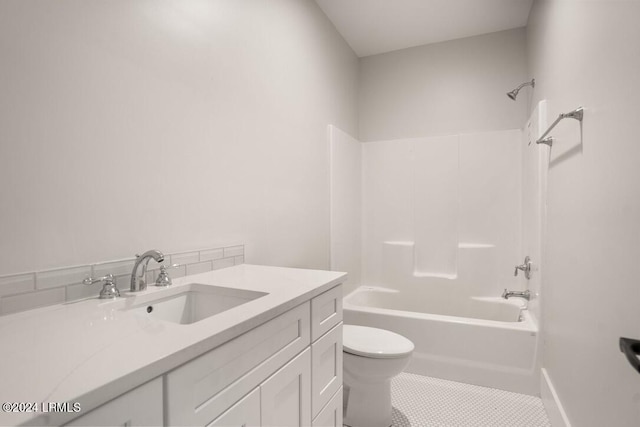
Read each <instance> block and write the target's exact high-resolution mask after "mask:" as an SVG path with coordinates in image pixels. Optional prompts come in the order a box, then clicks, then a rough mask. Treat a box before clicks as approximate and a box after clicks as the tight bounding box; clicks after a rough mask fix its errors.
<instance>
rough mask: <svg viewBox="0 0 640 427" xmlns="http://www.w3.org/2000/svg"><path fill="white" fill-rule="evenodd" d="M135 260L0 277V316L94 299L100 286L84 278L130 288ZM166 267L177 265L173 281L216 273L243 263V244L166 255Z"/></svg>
mask: <svg viewBox="0 0 640 427" xmlns="http://www.w3.org/2000/svg"><path fill="white" fill-rule="evenodd" d="M134 262H135V258H133V257H132V258H131V259H123V260H117V261H108V262H98V263H94V264H87V265H78V266H73V267H65V268H56V269H51V270H45V271H36V272H30V273H21V274H13V275H7V276H0V315H4V314H12V313H17V312H19V311H25V310H31V309H33V308H38V307H44V306H47V305H54V304H60V303H63V302H68V301H75V300H79V299H83V298H91V297H97V296H98V293H99V292H100V287H101V286H102V284H99V283H96V284H94V285H89V286H87V285H83V284H82V280H83V279H84V278H85V277H88V276H92V277H102V276H105V275H107V274H113V275H114V276H115V277H116V284H117V286H118V288H119V289H120V290H121V291H123V290H124V291H126V290H128V289H129V280H130V279H131V271H132V270H133V264H134ZM163 264H165V265H172V264H179V265H178V266H176V267H174V268H171V269H169V270H168V271H169V276H171V277H172V278H174V279H177V278H178V277H183V276H186V275H189V274H198V273H204V272H207V271H211V270H219V269H221V268H225V267H231V266H234V265H238V264H244V245H235V246H229V247H221V248H209V249H202V250H197V251H189V252H179V253H174V254H165V260H164V262H163ZM159 268H160V265H159V264H157V263H156V262H155V261H153V260H151V261H150V262H149V268H148V270H147V283H149V284H152V283H153V282H155V280H156V278H157V276H158V272H159Z"/></svg>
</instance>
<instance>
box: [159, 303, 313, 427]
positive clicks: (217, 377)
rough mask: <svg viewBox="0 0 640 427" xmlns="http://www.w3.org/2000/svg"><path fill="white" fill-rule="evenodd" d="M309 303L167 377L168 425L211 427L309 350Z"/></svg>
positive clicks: (212, 351)
mask: <svg viewBox="0 0 640 427" xmlns="http://www.w3.org/2000/svg"><path fill="white" fill-rule="evenodd" d="M309 310H310V304H309V303H308V302H307V303H304V304H302V305H299V306H298V307H296V308H294V309H292V310H289V311H288V312H286V313H284V314H282V315H280V316H278V317H276V318H275V319H273V320H270V321H269V322H267V323H265V324H263V325H260V326H258V327H257V328H255V329H252V330H250V331H249V332H247V333H245V334H243V335H241V336H239V337H237V338H235V339H233V340H231V341H229V342H228V343H226V344H223V345H221V346H220V347H217V348H215V349H213V350H211V351H210V352H208V353H206V354H204V355H202V356H200V357H198V358H196V359H194V360H192V361H191V362H188V363H187V364H185V365H183V366H181V367H179V368H177V369H175V370H173V371H171V372H169V373H168V374H167V375H166V376H165V381H166V382H165V385H166V408H167V412H166V420H165V421H166V423H167V424H168V425H190V426H193V425H201V426H202V425H207V424H209V423H210V422H212V420H215V419H216V418H217V417H218V416H220V415H221V414H222V413H223V412H224V411H225V410H226V409H227V408H229V407H230V406H232V405H233V404H234V403H235V402H237V401H239V400H240V399H241V398H242V397H243V396H245V395H247V393H249V392H250V391H251V390H252V389H254V388H255V387H257V386H258V384H260V383H261V382H262V381H264V380H265V379H266V378H267V377H268V376H269V375H271V374H272V373H273V372H275V371H276V370H277V369H278V368H280V367H281V366H282V365H284V364H285V363H286V362H287V361H288V360H290V359H291V358H293V357H294V356H295V355H296V354H298V353H299V352H300V351H302V350H303V349H304V348H305V347H307V346H308V345H309V342H310V339H309V336H310V327H309V317H310V316H309Z"/></svg>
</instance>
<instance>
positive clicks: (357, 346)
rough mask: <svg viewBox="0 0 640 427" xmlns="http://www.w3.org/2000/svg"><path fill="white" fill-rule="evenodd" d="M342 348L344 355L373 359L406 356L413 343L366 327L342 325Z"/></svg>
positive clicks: (383, 330)
mask: <svg viewBox="0 0 640 427" xmlns="http://www.w3.org/2000/svg"><path fill="white" fill-rule="evenodd" d="M342 347H343V349H344V351H345V352H346V353H350V354H355V355H356V356H364V357H371V358H375V359H392V358H397V357H403V356H408V355H409V354H411V352H412V351H413V349H414V346H413V343H412V342H411V341H410V340H408V339H407V338H405V337H403V336H402V335H399V334H396V333H395V332H391V331H387V330H385V329H378V328H370V327H368V326H356V325H344V327H343V330H342Z"/></svg>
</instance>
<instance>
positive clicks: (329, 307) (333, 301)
mask: <svg viewBox="0 0 640 427" xmlns="http://www.w3.org/2000/svg"><path fill="white" fill-rule="evenodd" d="M341 321H342V285H338V286H336V287H335V288H332V289H329V290H328V291H326V292H324V293H322V294H320V295H318V296H317V297H315V298H314V299H312V300H311V341H315V340H317V339H318V338H320V337H321V336H322V335H324V334H325V333H326V332H328V331H329V330H330V329H331V328H333V327H334V326H336V325H337V324H338V323H339V322H341Z"/></svg>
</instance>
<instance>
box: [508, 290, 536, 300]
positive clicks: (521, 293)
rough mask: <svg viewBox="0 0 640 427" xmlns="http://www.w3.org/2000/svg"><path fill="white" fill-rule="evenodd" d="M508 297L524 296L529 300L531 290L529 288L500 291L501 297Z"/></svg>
mask: <svg viewBox="0 0 640 427" xmlns="http://www.w3.org/2000/svg"><path fill="white" fill-rule="evenodd" d="M510 297H516V298H524V299H526V300H527V301H529V300H530V299H531V292H530V291H529V289H527V290H526V291H508V290H506V289H505V290H504V292H503V293H502V298H504V299H509V298H510Z"/></svg>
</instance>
